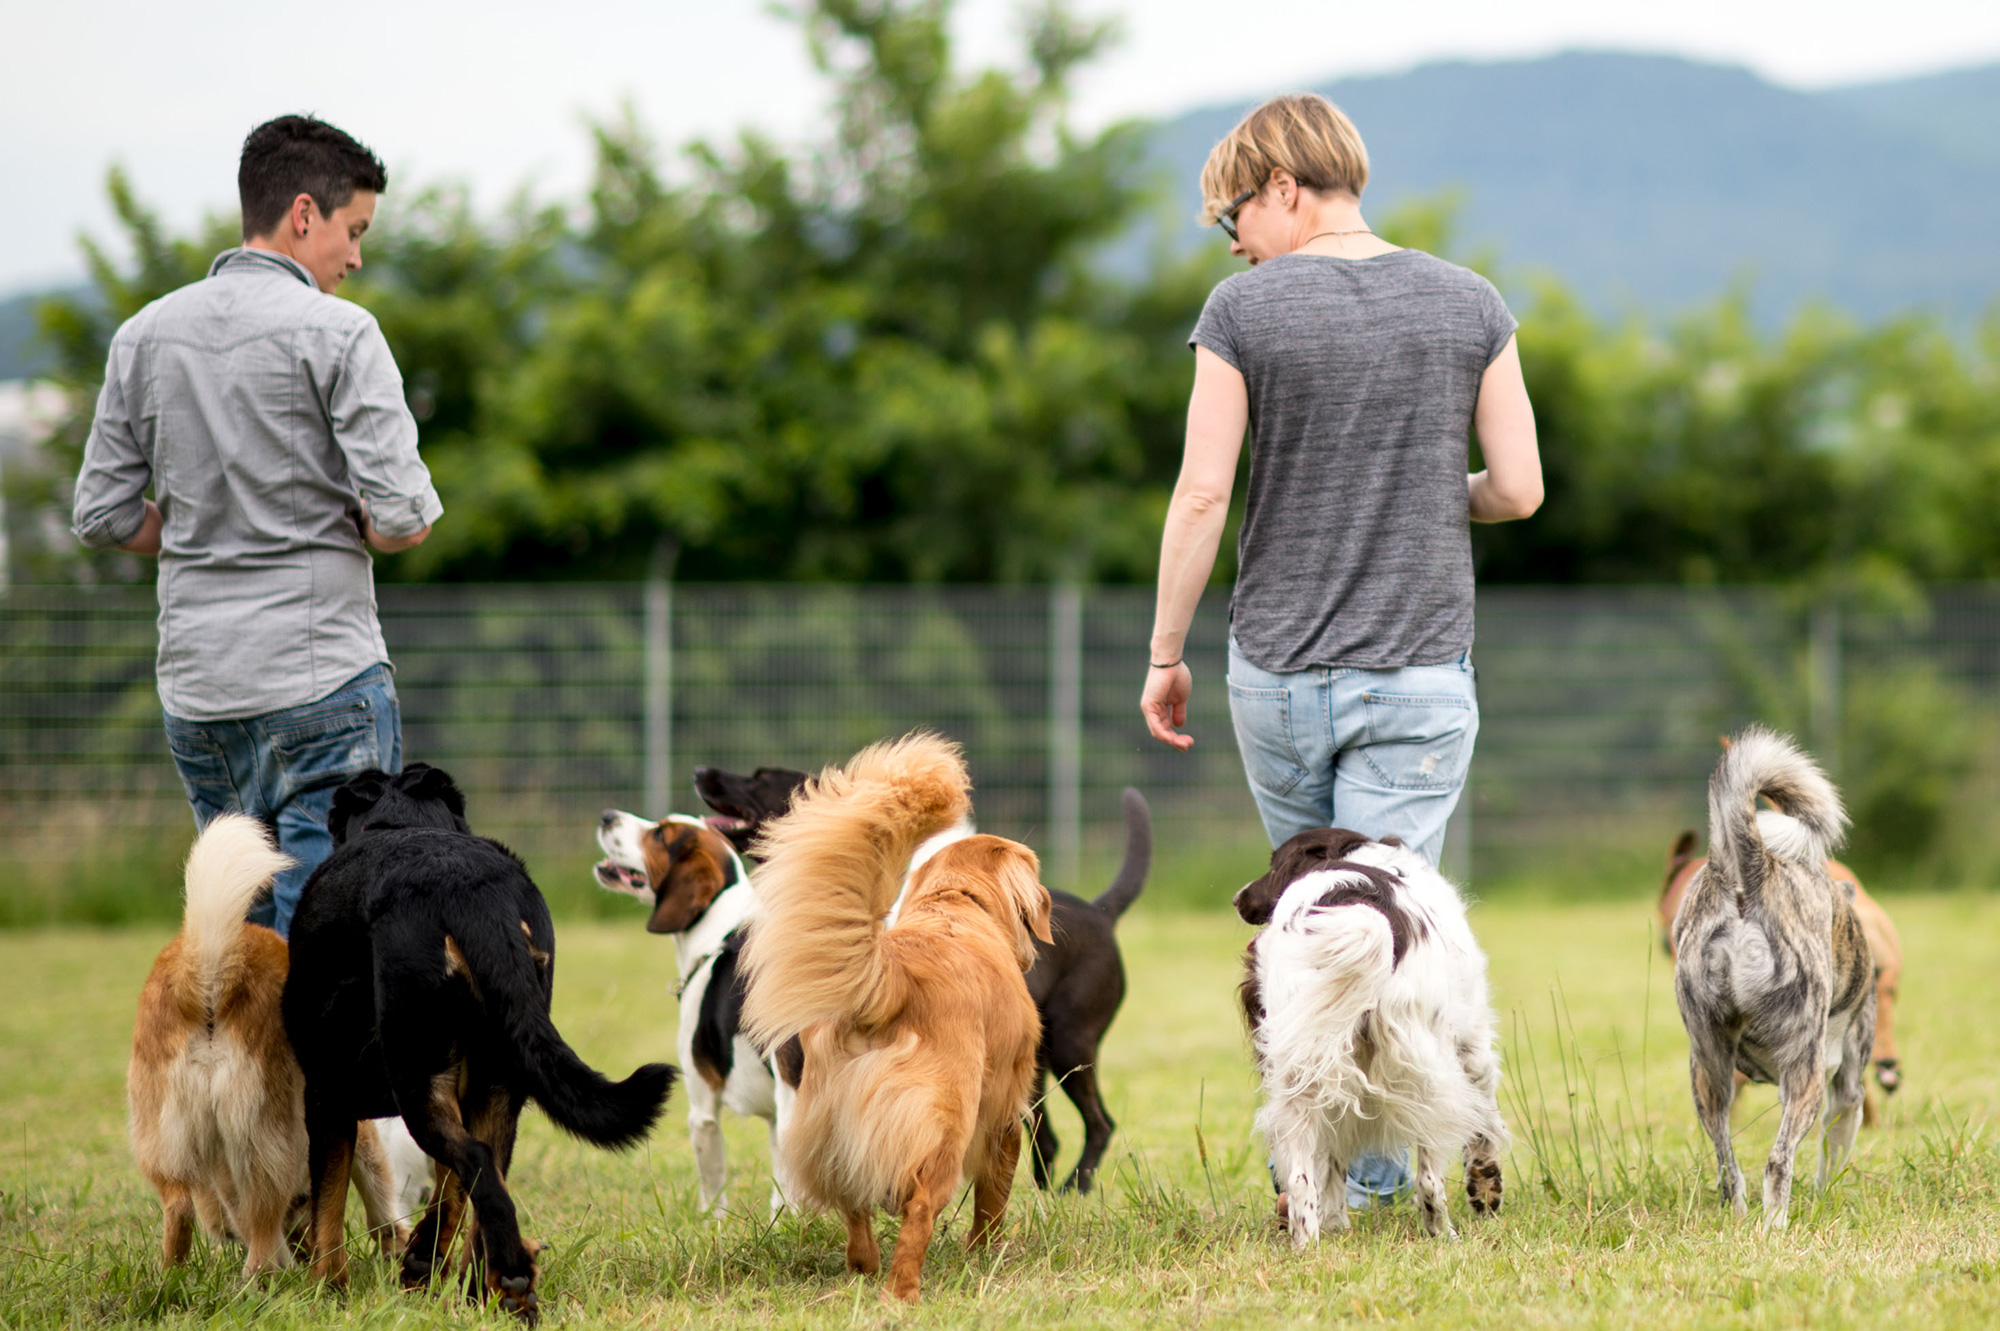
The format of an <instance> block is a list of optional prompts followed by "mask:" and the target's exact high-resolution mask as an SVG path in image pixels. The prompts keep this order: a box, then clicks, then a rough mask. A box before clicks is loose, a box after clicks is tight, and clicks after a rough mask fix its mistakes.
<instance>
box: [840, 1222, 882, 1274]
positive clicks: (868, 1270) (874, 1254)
mask: <svg viewBox="0 0 2000 1331" xmlns="http://www.w3.org/2000/svg"><path fill="white" fill-rule="evenodd" d="M843 1218H844V1219H845V1220H846V1221H847V1269H848V1270H850V1271H857V1272H859V1273H860V1274H862V1275H864V1276H872V1275H874V1274H875V1273H876V1272H877V1271H880V1270H881V1269H882V1245H881V1244H879V1243H877V1242H876V1241H875V1223H874V1217H873V1216H871V1215H869V1214H868V1213H867V1212H865V1211H849V1212H848V1213H847V1214H846V1216H845V1217H843Z"/></svg>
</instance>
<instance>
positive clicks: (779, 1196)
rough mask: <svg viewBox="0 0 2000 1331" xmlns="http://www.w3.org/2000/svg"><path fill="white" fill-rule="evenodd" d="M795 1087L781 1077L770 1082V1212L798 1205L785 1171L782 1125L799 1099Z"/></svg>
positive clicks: (783, 1125) (796, 1195)
mask: <svg viewBox="0 0 2000 1331" xmlns="http://www.w3.org/2000/svg"><path fill="white" fill-rule="evenodd" d="M798 1098H799V1093H798V1090H797V1088H795V1087H791V1086H787V1085H786V1084H785V1079H784V1078H783V1077H776V1078H773V1080H772V1085H771V1105H772V1109H771V1214H772V1215H773V1216H776V1215H777V1214H778V1213H779V1212H781V1211H783V1210H784V1209H785V1208H786V1207H787V1206H793V1207H796V1206H797V1205H798V1200H797V1197H798V1194H797V1191H796V1190H795V1189H794V1188H793V1186H792V1180H791V1176H790V1175H789V1174H787V1173H786V1172H785V1153H784V1151H783V1149H782V1147H783V1145H784V1140H785V1125H786V1124H787V1123H789V1122H791V1118H792V1105H793V1104H794V1103H795V1102H796V1101H797V1100H798Z"/></svg>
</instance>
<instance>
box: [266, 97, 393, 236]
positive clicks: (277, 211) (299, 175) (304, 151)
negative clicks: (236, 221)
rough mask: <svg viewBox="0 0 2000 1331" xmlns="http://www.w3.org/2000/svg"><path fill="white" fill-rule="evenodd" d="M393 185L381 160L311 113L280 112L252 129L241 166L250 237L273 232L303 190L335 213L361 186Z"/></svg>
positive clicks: (323, 209) (324, 211)
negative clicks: (295, 114)
mask: <svg viewBox="0 0 2000 1331" xmlns="http://www.w3.org/2000/svg"><path fill="white" fill-rule="evenodd" d="M388 187H389V172H388V170H387V168H385V167H384V166H383V165H382V159H381V158H379V157H377V156H376V155H375V154H374V153H372V152H370V151H368V149H367V148H366V147H365V146H363V145H362V144H360V143H358V142H356V141H355V139H354V137H353V136H352V135H349V134H347V133H345V132H343V131H341V130H338V129H335V128H334V127H333V126H332V125H329V124H327V123H326V122H325V121H324V120H315V119H313V118H312V117H311V116H279V117H278V118H277V119H276V120H267V121H265V122H264V123H263V124H261V125H259V126H257V128H255V129H253V130H251V131H250V137H248V138H246V139H244V140H243V159H242V161H241V162H240V163H238V165H237V167H236V192H237V194H238V195H239V196H240V197H241V199H242V201H243V236H244V238H245V239H246V240H247V239H249V238H250V237H252V236H265V235H269V234H270V233H271V230H272V229H273V228H274V227H276V226H277V225H278V223H279V222H281V221H283V220H284V217H285V214H286V213H287V212H289V211H290V210H291V206H292V200H294V199H296V198H298V197H299V195H301V194H310V195H311V196H312V201H313V206H314V207H316V208H318V209H319V210H320V212H321V213H322V214H331V213H332V212H333V211H334V210H335V209H336V208H344V207H346V206H347V201H348V200H349V199H352V198H353V197H354V191H356V190H358V189H367V190H374V191H375V192H376V193H377V194H380V193H381V192H382V191H383V190H385V189H387V188H388Z"/></svg>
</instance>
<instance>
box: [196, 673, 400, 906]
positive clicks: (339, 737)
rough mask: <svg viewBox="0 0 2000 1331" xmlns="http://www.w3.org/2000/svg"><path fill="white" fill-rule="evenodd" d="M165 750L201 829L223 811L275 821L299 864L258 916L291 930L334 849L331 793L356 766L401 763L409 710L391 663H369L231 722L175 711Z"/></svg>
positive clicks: (281, 841)
mask: <svg viewBox="0 0 2000 1331" xmlns="http://www.w3.org/2000/svg"><path fill="white" fill-rule="evenodd" d="M166 722H167V749H168V751H169V752H171V753H172V754H173V757H174V766H175V767H176V768H178V769H179V770H180V774H181V784H182V785H183V786H185V787H186V788H187V797H188V804H189V805H190V806H192V807H193V809H194V822H195V826H196V827H197V828H202V827H206V826H208V823H209V820H210V819H212V818H214V817H215V816H216V815H217V814H219V813H226V812H237V813H247V814H249V815H250V816H251V817H253V818H261V819H262V820H263V821H264V822H265V823H266V824H268V825H270V826H272V827H275V828H276V829H277V833H278V847H279V849H281V850H283V851H284V852H285V854H287V855H289V856H291V857H292V858H293V859H294V860H297V861H298V863H297V864H295V865H294V866H293V867H291V868H289V869H287V870H285V871H284V872H283V873H281V874H279V875H278V881H277V884H276V885H275V886H274V887H273V889H272V891H271V895H270V896H268V897H265V898H263V899H262V900H260V901H259V902H258V903H257V905H256V907H255V908H254V909H253V910H252V911H251V912H250V922H251V923H252V924H265V925H269V926H270V927H271V928H273V929H276V930H277V931H278V933H279V934H281V935H282V934H286V933H289V932H290V930H291V927H292V911H293V909H294V908H296V907H297V905H298V904H299V893H300V892H301V891H302V890H304V888H305V885H306V879H307V878H309V877H311V876H312V871H313V870H314V869H317V868H318V867H319V865H320V862H321V861H322V860H324V859H325V858H326V857H327V856H328V855H330V854H332V853H333V836H332V834H331V833H329V832H328V831H327V830H326V815H327V811H328V810H329V809H331V808H332V807H333V792H334V790H335V789H336V788H337V787H339V785H340V783H341V782H343V781H345V780H347V778H348V777H350V776H353V775H355V774H356V773H357V772H364V771H366V770H368V769H369V768H371V767H379V768H381V769H382V770H384V771H388V772H399V771H401V770H402V768H403V715H402V711H401V709H400V708H399V707H398V706H397V704H396V686H395V684H394V683H393V682H392V681H391V679H390V677H389V668H388V667H387V666H386V665H376V666H370V667H369V668H368V669H366V670H364V671H362V672H361V673H360V674H358V675H356V676H355V677H354V678H353V679H350V680H348V681H347V683H345V684H343V685H341V686H340V687H339V688H337V689H335V690H334V691H333V692H332V693H329V694H327V695H326V697H324V698H321V699H319V700H318V701H317V702H309V703H305V704H303V705H301V706H298V707H287V708H285V709H284V710H282V711H277V712H266V713H265V714H264V715H262V716H251V717H245V718H243V719H241V720H231V721H184V720H182V719H181V718H180V717H177V716H173V715H171V714H169V715H168V716H167V718H166Z"/></svg>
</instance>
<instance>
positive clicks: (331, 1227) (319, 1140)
mask: <svg viewBox="0 0 2000 1331" xmlns="http://www.w3.org/2000/svg"><path fill="white" fill-rule="evenodd" d="M355 1124H356V1120H355V1119H353V1118H351V1117H348V1116H347V1115H346V1114H345V1112H344V1111H342V1110H340V1109H336V1108H334V1107H332V1106H330V1105H326V1104H324V1103H319V1104H315V1102H314V1098H313V1096H312V1088H311V1086H310V1085H308V1086H307V1088H306V1142H307V1147H306V1157H307V1158H306V1168H307V1178H308V1179H309V1181H310V1183H311V1185H312V1210H311V1214H310V1218H309V1219H308V1221H307V1224H308V1225H309V1226H310V1228H311V1233H312V1254H313V1264H312V1273H313V1275H314V1276H315V1277H316V1278H317V1279H320V1280H324V1281H326V1282H327V1283H329V1284H331V1285H334V1286H336V1287H342V1288H344V1287H345V1286H346V1284H347V1176H348V1171H349V1170H350V1169H351V1168H352V1167H353V1164H354V1134H355Z"/></svg>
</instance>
